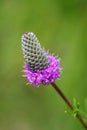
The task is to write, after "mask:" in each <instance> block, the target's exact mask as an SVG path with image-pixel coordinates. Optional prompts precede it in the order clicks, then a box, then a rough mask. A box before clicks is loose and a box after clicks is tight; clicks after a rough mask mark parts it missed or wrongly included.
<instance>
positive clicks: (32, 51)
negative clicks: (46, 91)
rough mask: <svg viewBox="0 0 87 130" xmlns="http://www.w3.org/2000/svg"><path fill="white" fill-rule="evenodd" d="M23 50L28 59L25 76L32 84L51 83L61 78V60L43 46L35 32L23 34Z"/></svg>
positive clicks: (26, 59)
mask: <svg viewBox="0 0 87 130" xmlns="http://www.w3.org/2000/svg"><path fill="white" fill-rule="evenodd" d="M22 50H23V54H24V58H25V61H26V63H25V67H24V72H25V76H26V77H27V80H28V82H29V83H30V84H32V86H39V85H42V84H43V85H49V84H50V83H53V82H55V80H56V79H57V78H58V79H59V78H60V72H61V69H62V68H61V67H60V60H59V59H57V58H55V57H54V56H53V55H51V54H49V53H48V52H46V51H45V50H44V49H42V48H41V45H40V43H39V41H38V39H37V37H36V35H35V34H34V33H32V32H27V33H25V34H24V35H23V36H22Z"/></svg>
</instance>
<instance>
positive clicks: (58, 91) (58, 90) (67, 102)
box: [51, 83, 87, 130]
mask: <svg viewBox="0 0 87 130" xmlns="http://www.w3.org/2000/svg"><path fill="white" fill-rule="evenodd" d="M51 85H52V87H53V88H54V89H55V90H56V92H57V93H58V94H59V95H60V96H61V98H62V99H63V101H64V102H65V103H66V104H67V106H68V107H69V108H70V109H71V110H72V111H74V107H73V105H72V104H71V103H70V101H69V100H68V99H67V98H66V96H65V95H64V94H63V92H62V91H61V90H60V88H59V87H58V86H57V85H56V84H55V83H51ZM76 117H77V119H78V120H79V121H80V123H81V124H82V125H83V127H84V128H85V129H86V130H87V124H86V123H85V122H84V120H83V119H82V117H81V116H80V115H79V116H76Z"/></svg>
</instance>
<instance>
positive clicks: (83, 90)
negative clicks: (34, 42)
mask: <svg viewBox="0 0 87 130" xmlns="http://www.w3.org/2000/svg"><path fill="white" fill-rule="evenodd" d="M27 31H32V32H34V33H35V34H36V35H37V36H38V38H39V41H40V42H41V44H42V46H44V47H45V48H46V49H47V50H48V49H49V50H50V52H51V53H54V54H55V55H59V57H61V66H62V67H63V72H62V74H61V80H59V81H57V82H56V83H57V84H58V85H59V86H60V88H61V89H62V91H63V92H64V93H65V95H66V96H67V97H68V98H69V99H70V101H72V100H73V98H74V97H75V98H76V99H77V100H78V101H80V103H81V109H82V110H83V111H85V112H86V113H87V0H73V1H70V0H44V1H41V0H36V1H35V0H24V1H23V0H0V130H62V129H64V130H83V127H82V126H81V125H80V123H79V122H78V121H77V120H76V119H74V118H73V117H71V116H68V115H66V114H65V113H64V110H65V106H66V105H65V103H64V102H63V101H62V100H61V98H60V97H59V96H58V95H57V94H56V92H55V91H54V90H53V88H52V87H51V86H49V87H43V86H41V87H39V88H32V87H31V86H30V85H28V86H26V82H27V81H26V79H25V78H22V74H23V72H22V70H23V65H24V59H23V55H22V50H21V35H22V34H23V33H25V32H27Z"/></svg>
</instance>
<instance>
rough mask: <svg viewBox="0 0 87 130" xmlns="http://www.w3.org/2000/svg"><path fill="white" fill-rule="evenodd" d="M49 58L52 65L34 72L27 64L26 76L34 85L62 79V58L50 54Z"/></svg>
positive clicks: (47, 83)
mask: <svg viewBox="0 0 87 130" xmlns="http://www.w3.org/2000/svg"><path fill="white" fill-rule="evenodd" d="M48 58H49V60H50V65H49V66H48V68H47V69H45V70H37V72H33V71H31V69H30V67H29V65H28V64H25V70H24V72H25V76H26V77H27V79H28V82H29V83H30V84H32V86H34V87H35V86H39V85H49V84H50V83H53V82H55V80H56V79H57V78H58V79H60V72H61V70H62V68H61V67H60V60H59V59H56V58H55V57H54V56H52V55H49V56H48Z"/></svg>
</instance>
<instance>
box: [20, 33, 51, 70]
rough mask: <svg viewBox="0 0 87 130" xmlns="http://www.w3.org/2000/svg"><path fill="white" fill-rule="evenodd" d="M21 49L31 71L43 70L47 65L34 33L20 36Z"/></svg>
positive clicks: (44, 54) (46, 57) (45, 57)
mask: <svg viewBox="0 0 87 130" xmlns="http://www.w3.org/2000/svg"><path fill="white" fill-rule="evenodd" d="M22 49H23V53H24V58H25V60H26V62H27V63H28V64H29V66H30V68H31V70H32V71H34V72H35V71H37V70H44V69H46V68H47V67H48V65H49V58H48V55H47V53H46V52H45V51H44V50H43V49H42V48H41V46H40V43H39V41H38V39H37V37H36V36H35V34H34V33H32V32H29V33H25V34H24V35H23V36H22Z"/></svg>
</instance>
